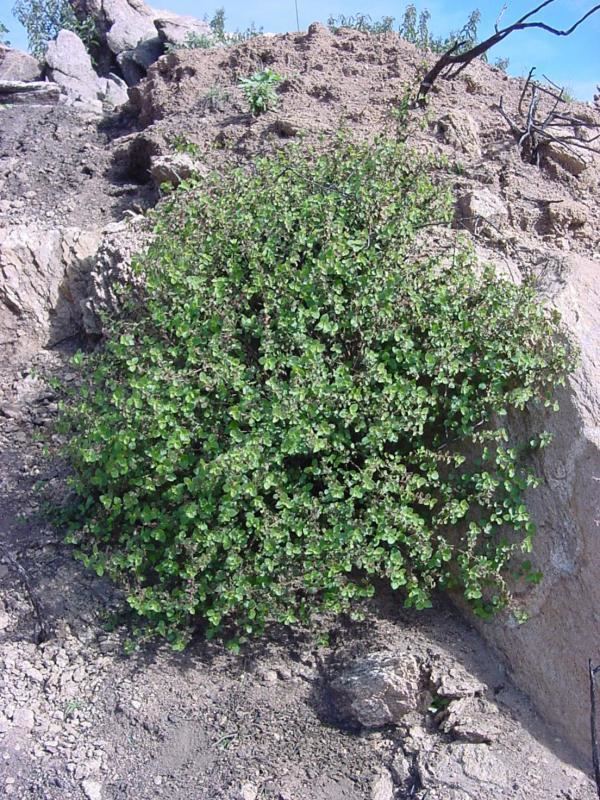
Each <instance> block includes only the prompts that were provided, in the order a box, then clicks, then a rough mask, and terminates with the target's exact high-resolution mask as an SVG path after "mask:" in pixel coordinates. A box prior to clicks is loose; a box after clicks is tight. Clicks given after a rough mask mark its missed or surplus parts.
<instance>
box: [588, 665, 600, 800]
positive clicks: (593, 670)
mask: <svg viewBox="0 0 600 800" xmlns="http://www.w3.org/2000/svg"><path fill="white" fill-rule="evenodd" d="M588 667H589V673H590V708H591V711H590V724H591V728H592V763H593V765H594V778H595V780H596V789H597V791H598V797H599V798H600V754H599V753H598V734H597V726H596V675H598V673H600V666H595V667H594V666H592V659H591V658H590V660H589V662H588Z"/></svg>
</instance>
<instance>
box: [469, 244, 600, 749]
mask: <svg viewBox="0 0 600 800" xmlns="http://www.w3.org/2000/svg"><path fill="white" fill-rule="evenodd" d="M540 258H541V259H543V263H544V267H543V270H542V273H541V275H540V279H539V285H540V289H541V291H542V294H543V295H545V297H546V298H547V299H548V300H549V301H550V302H551V303H552V305H554V306H555V307H556V308H558V310H559V311H560V312H561V314H562V317H563V320H564V322H565V323H566V325H567V327H568V329H569V331H570V335H571V336H572V337H573V338H574V340H575V341H576V343H577V345H578V346H579V348H580V351H581V356H580V364H579V367H578V369H577V371H576V372H575V374H574V375H573V376H572V378H571V379H570V381H569V384H568V387H567V388H566V390H563V391H562V392H561V394H560V395H559V401H560V413H558V414H548V415H547V416H546V415H545V414H541V413H540V412H537V413H534V412H532V413H531V414H530V415H529V419H528V420H526V421H525V422H524V423H523V426H524V427H523V431H522V432H521V434H529V435H531V434H532V433H535V432H536V431H538V430H548V431H550V432H551V433H552V434H553V437H554V438H553V441H552V443H551V445H550V446H549V447H547V448H546V449H544V450H542V451H541V454H540V457H539V464H538V472H539V474H540V475H541V476H542V477H543V479H544V480H543V482H542V485H541V486H540V487H539V488H538V489H535V490H534V491H532V493H531V496H530V497H529V498H528V506H529V508H530V511H531V513H532V516H533V520H534V522H535V523H536V527H537V536H536V537H535V540H534V553H533V559H534V563H535V565H536V566H537V568H539V569H540V570H541V571H542V573H543V578H542V580H541V582H540V583H539V585H537V586H534V587H531V588H529V589H528V590H524V593H523V595H522V596H521V600H522V602H523V605H524V608H525V610H526V611H527V612H528V614H529V620H528V621H527V622H526V623H525V624H523V625H518V624H516V623H514V621H512V620H511V619H510V618H508V619H506V620H501V619H499V620H496V621H494V622H493V623H492V624H486V625H484V626H483V633H484V635H485V636H486V637H487V638H488V639H489V640H490V641H491V642H493V643H494V644H496V645H497V646H499V647H500V648H501V649H502V650H503V651H504V652H505V653H506V655H507V657H508V661H509V662H510V665H511V668H512V670H513V672H514V675H515V677H516V679H517V681H518V683H519V685H520V686H521V687H522V688H524V689H525V691H527V692H528V693H529V695H530V696H531V698H532V700H533V701H534V702H535V704H536V705H537V707H538V708H539V709H540V710H541V711H542V712H543V714H544V715H545V717H546V719H547V720H549V721H550V722H551V723H552V724H553V726H554V728H555V730H556V731H557V732H558V733H561V734H562V735H564V736H565V738H567V739H569V740H570V741H571V742H572V743H573V744H575V745H576V746H577V747H578V748H579V750H580V753H581V754H582V755H583V756H585V757H586V758H587V757H588V754H589V736H590V733H589V686H588V659H589V658H592V659H593V660H594V663H596V664H597V663H600V611H599V609H600V580H599V578H598V576H599V575H600V391H599V387H600V261H598V260H591V259H589V258H586V257H584V256H582V255H577V254H575V253H570V254H565V253H561V252H555V253H553V252H552V251H549V250H545V251H543V252H541V253H540Z"/></svg>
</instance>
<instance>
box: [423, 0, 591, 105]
mask: <svg viewBox="0 0 600 800" xmlns="http://www.w3.org/2000/svg"><path fill="white" fill-rule="evenodd" d="M554 2H555V0H545V2H543V3H540V5H538V6H537V7H536V8H534V9H532V10H531V11H528V12H527V13H526V14H524V15H523V16H522V17H521V18H520V19H518V20H517V21H516V22H514V23H513V24H512V25H508V26H507V27H505V28H498V24H499V21H500V18H501V16H502V14H501V15H500V16H499V17H498V20H497V21H496V26H495V31H494V33H493V34H492V35H491V36H489V37H488V38H487V39H484V41H483V42H480V43H479V44H476V45H475V46H474V47H471V48H469V49H468V50H465V51H464V52H460V49H461V47H463V46H464V44H465V42H456V43H455V44H454V45H453V46H452V47H451V48H450V49H449V50H447V51H446V52H445V53H443V54H442V56H441V57H440V58H439V59H438V60H437V61H436V62H435V64H434V65H433V67H432V68H431V69H430V70H429V71H428V72H427V74H426V75H425V77H424V78H423V80H422V81H421V84H420V86H419V91H418V92H417V99H416V104H417V105H418V106H424V105H425V102H426V98H427V95H428V94H429V92H430V91H431V87H432V86H433V85H434V83H435V81H436V80H437V79H438V78H439V77H440V76H442V77H449V78H454V77H456V76H457V75H459V74H460V73H461V72H462V71H463V69H465V68H466V67H467V66H468V65H469V64H470V63H471V62H472V61H474V60H475V59H476V58H479V57H480V56H482V55H483V54H484V53H487V51H488V50H490V49H491V48H492V47H495V46H496V45H497V44H499V43H500V42H502V41H503V40H504V39H506V37H507V36H510V34H511V33H514V32H515V31H522V30H529V29H530V28H537V29H541V30H544V31H547V32H548V33H552V34H553V35H554V36H570V35H571V34H572V33H573V32H574V31H576V30H577V28H579V26H580V25H582V24H583V23H584V22H585V21H586V20H587V19H589V17H591V16H592V14H595V13H596V12H597V11H600V3H597V4H596V5H594V6H593V7H592V8H590V9H589V11H587V12H586V13H585V14H584V15H583V16H582V17H580V18H579V19H578V20H577V21H576V22H574V23H573V25H571V27H570V28H566V29H564V30H563V29H561V28H554V27H553V26H552V25H548V24H547V23H546V22H543V21H540V20H537V21H532V19H531V18H532V17H534V16H535V15H536V14H538V13H539V12H540V11H542V10H543V9H544V8H546V7H547V6H549V5H551V4H552V3H554ZM444 73H445V74H444Z"/></svg>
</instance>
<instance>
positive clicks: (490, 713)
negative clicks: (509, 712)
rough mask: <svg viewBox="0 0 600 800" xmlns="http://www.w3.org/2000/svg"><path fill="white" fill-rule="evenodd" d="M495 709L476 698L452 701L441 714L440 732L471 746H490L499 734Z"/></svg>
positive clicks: (499, 729) (499, 728)
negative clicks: (469, 743)
mask: <svg viewBox="0 0 600 800" xmlns="http://www.w3.org/2000/svg"><path fill="white" fill-rule="evenodd" d="M497 716H498V712H497V708H496V707H495V706H493V705H492V704H491V703H488V702H487V701H485V700H483V699H481V698H478V697H462V698H460V699H459V700H452V702H451V703H450V704H449V705H448V708H447V709H446V710H445V712H444V714H443V719H442V720H441V722H440V730H441V731H442V732H443V733H447V734H449V735H451V736H453V737H454V738H456V739H460V740H461V741H464V742H471V743H472V744H483V743H485V744H491V742H493V741H494V740H495V739H496V738H497V737H498V736H499V735H500V733H501V727H500V724H499V722H498V721H497V719H496V718H497Z"/></svg>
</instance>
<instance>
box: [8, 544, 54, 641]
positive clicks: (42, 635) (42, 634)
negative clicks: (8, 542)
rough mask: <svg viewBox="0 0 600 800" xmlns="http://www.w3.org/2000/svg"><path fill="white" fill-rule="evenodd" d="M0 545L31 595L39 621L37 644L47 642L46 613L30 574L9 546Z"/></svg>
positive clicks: (28, 594) (29, 595)
mask: <svg viewBox="0 0 600 800" xmlns="http://www.w3.org/2000/svg"><path fill="white" fill-rule="evenodd" d="M0 547H1V549H2V555H3V557H4V558H5V559H6V561H8V563H9V564H10V566H11V567H12V568H13V569H14V571H15V572H16V573H17V575H18V576H19V579H20V581H21V583H22V584H23V588H24V589H25V591H26V593H27V596H28V597H29V602H30V603H31V606H32V608H33V613H34V615H35V619H36V622H37V625H36V626H35V627H36V629H37V630H36V632H35V641H36V644H41V643H42V642H45V641H46V640H47V639H48V638H49V631H48V628H47V626H46V622H45V619H44V613H43V611H42V606H41V604H40V601H39V599H38V597H37V595H36V593H35V591H34V590H33V587H32V586H31V583H30V581H29V576H28V575H27V572H26V571H25V569H24V568H23V566H22V565H21V564H19V562H18V560H17V559H16V558H15V556H13V554H12V553H11V552H10V551H9V549H8V547H6V546H5V545H3V544H2V543H0Z"/></svg>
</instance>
